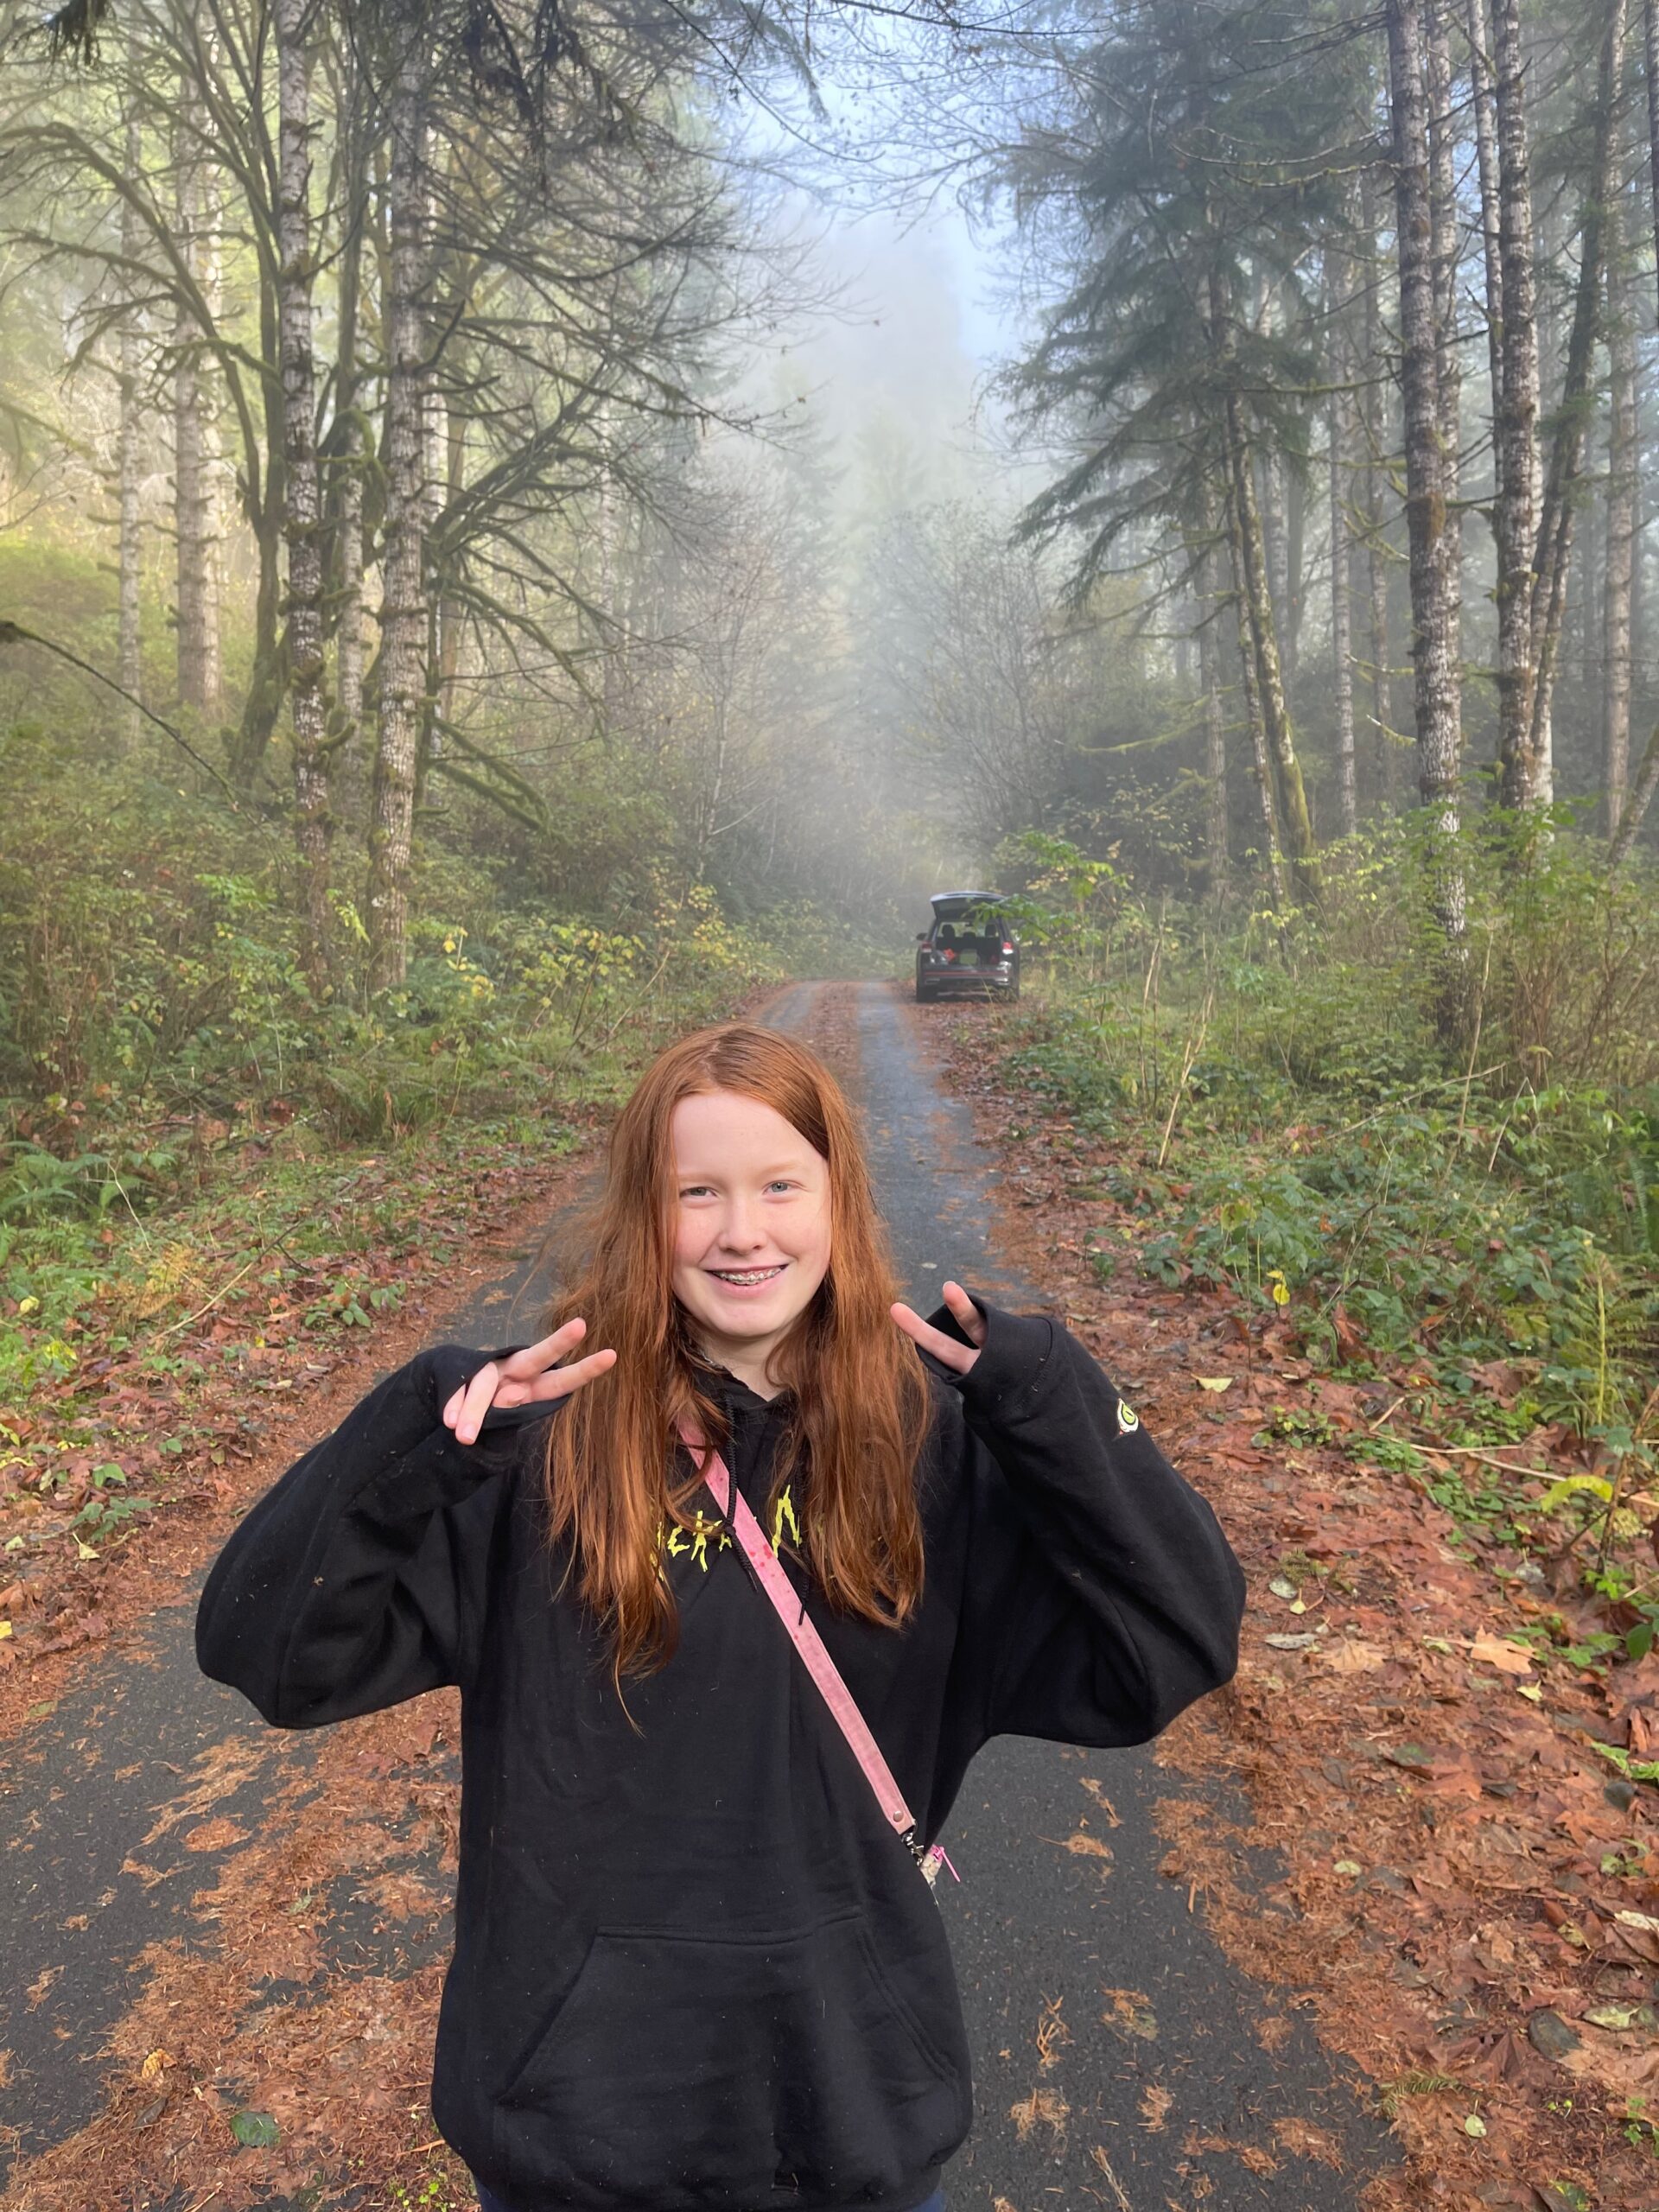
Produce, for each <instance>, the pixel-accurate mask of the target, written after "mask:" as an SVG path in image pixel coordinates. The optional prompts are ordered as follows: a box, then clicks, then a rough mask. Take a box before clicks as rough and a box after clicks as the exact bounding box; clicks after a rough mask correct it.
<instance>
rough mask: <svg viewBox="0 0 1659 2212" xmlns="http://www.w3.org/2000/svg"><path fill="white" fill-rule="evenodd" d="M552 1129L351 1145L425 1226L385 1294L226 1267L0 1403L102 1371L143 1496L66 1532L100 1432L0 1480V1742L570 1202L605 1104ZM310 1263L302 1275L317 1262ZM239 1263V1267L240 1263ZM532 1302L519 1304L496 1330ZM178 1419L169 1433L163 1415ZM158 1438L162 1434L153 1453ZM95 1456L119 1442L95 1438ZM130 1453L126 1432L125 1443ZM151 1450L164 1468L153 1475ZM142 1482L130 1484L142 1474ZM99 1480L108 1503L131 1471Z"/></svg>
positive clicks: (384, 1199)
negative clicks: (170, 1315) (508, 1138)
mask: <svg viewBox="0 0 1659 2212" xmlns="http://www.w3.org/2000/svg"><path fill="white" fill-rule="evenodd" d="M789 988H792V987H791V986H789V985H783V986H779V985H777V984H767V985H765V986H763V987H761V988H759V989H757V990H755V991H753V992H752V993H751V994H749V995H748V996H747V998H746V999H745V1000H744V1001H741V1004H740V1005H739V1006H737V1007H734V1009H733V1014H734V1016H736V1015H742V1016H744V1017H746V1018H753V1017H756V1016H759V1015H760V1014H763V1013H764V1012H765V1010H766V1007H767V1006H769V1005H770V1004H771V1003H772V1001H774V1000H776V999H778V998H779V997H780V996H782V995H784V993H785V991H787V990H788V989H789ZM562 1111H563V1130H562V1139H561V1148H560V1149H558V1150H557V1151H555V1152H550V1154H548V1156H547V1157H546V1158H545V1159H540V1160H537V1159H536V1158H534V1157H533V1156H531V1157H526V1156H525V1155H524V1154H521V1153H517V1152H515V1153H512V1154H510V1155H506V1154H501V1153H500V1152H499V1151H498V1152H494V1153H493V1152H491V1151H490V1150H489V1149H488V1148H487V1147H483V1148H480V1151H479V1152H478V1154H477V1155H476V1159H475V1163H474V1165H472V1166H470V1167H469V1168H468V1170H467V1172H466V1173H461V1174H457V1173H455V1172H454V1167H453V1166H452V1165H448V1164H441V1163H439V1162H437V1160H435V1157H433V1158H428V1157H427V1156H426V1155H424V1154H421V1153H419V1152H416V1153H412V1154H408V1155H406V1156H402V1157H398V1156H395V1155H388V1156H385V1157H381V1158H369V1159H365V1160H363V1161H362V1162H361V1163H360V1165H359V1166H358V1167H357V1168H356V1169H355V1170H354V1171H353V1194H354V1201H355V1203H356V1205H358V1206H359V1208H360V1209H361V1208H372V1209H379V1208H383V1207H390V1208H391V1209H393V1210H394V1211H397V1210H399V1209H401V1210H402V1211H404V1212H405V1213H409V1214H413V1215H417V1216H418V1218H419V1223H420V1229H421V1234H420V1235H419V1236H416V1237H405V1238H404V1239H403V1240H401V1241H400V1243H399V1245H398V1248H397V1250H396V1252H395V1253H394V1254H386V1255H370V1256H369V1257H368V1258H367V1259H366V1260H359V1261H356V1262H353V1272H354V1273H355V1274H358V1275H359V1278H360V1279H362V1280H364V1281H367V1282H370V1283H372V1285H373V1286H374V1289H375V1291H376V1292H377V1293H389V1294H391V1295H389V1296H387V1297H386V1298H385V1301H384V1302H383V1303H380V1304H374V1305H371V1304H370V1303H369V1301H368V1300H364V1301H363V1302H362V1303H360V1304H359V1306H358V1308H357V1313H356V1316H355V1317H354V1318H353V1321H352V1325H344V1324H343V1323H341V1322H340V1320H339V1319H332V1320H331V1322H330V1325H327V1326H325V1327H322V1328H316V1327H313V1326H310V1325H308V1324H309V1321H310V1319H311V1318H312V1317H311V1316H310V1315H308V1313H306V1308H307V1307H308V1306H313V1307H314V1311H315V1301H316V1300H318V1299H320V1297H321V1292H320V1290H315V1289H314V1290H313V1291H312V1292H310V1293H308V1292H306V1291H304V1290H303V1289H300V1288H296V1287H292V1286H290V1285H289V1283H287V1282H285V1283H284V1285H283V1287H282V1288H280V1289H279V1290H277V1291H276V1292H270V1291H268V1290H265V1289H264V1288H263V1287H260V1286H259V1284H258V1283H257V1281H247V1280H243V1281H237V1280H235V1279H234V1278H232V1281H230V1283H229V1284H228V1285H227V1287H226V1288H225V1289H223V1290H222V1291H215V1292H214V1293H213V1295H212V1296H211V1297H209V1298H208V1299H207V1300H205V1302H204V1303H203V1305H202V1307H201V1310H200V1312H199V1313H195V1314H194V1315H193V1316H192V1317H191V1318H190V1320H189V1322H188V1325H174V1326H171V1327H168V1328H166V1329H162V1327H161V1325H160V1324H157V1325H156V1328H154V1329H151V1330H147V1331H146V1330H140V1331H139V1332H138V1334H137V1338H135V1340H134V1341H133V1342H132V1343H131V1344H130V1345H129V1346H128V1347H127V1348H126V1349H125V1350H124V1351H123V1352H122V1353H120V1354H119V1355H118V1356H117V1357H114V1358H99V1359H94V1358H92V1357H91V1354H92V1351H95V1350H96V1347H95V1346H89V1347H87V1353H86V1357H87V1364H86V1372H85V1375H82V1374H81V1373H79V1372H78V1373H77V1375H76V1376H74V1377H73V1378H67V1379H65V1380H64V1381H62V1382H61V1383H59V1384H57V1385H55V1386H48V1385H44V1384H43V1385H42V1387H41V1390H40V1391H39V1393H38V1395H37V1397H36V1399H35V1402H32V1403H30V1404H29V1406H27V1407H21V1408H19V1407H13V1408H6V1407H3V1406H0V1446H3V1445H4V1443H5V1440H6V1437H7V1435H8V1433H9V1432H10V1434H11V1437H12V1440H13V1441H14V1443H15V1442H16V1432H17V1430H18V1429H19V1428H20V1427H21V1428H25V1429H28V1428H33V1427H40V1428H41V1429H42V1432H43V1433H44V1432H45V1431H46V1430H47V1429H48V1428H49V1427H50V1424H51V1423H52V1421H54V1418H56V1417H57V1416H56V1414H55V1413H54V1398H61V1399H63V1400H64V1401H65V1402H67V1401H68V1399H69V1398H70V1397H71V1395H76V1396H77V1398H79V1395H81V1394H83V1393H84V1392H85V1389H86V1379H87V1378H88V1377H92V1378H96V1382H97V1386H98V1389H99V1392H100V1393H101V1395H100V1396H99V1398H98V1399H97V1401H96V1402H95V1403H94V1406H93V1410H92V1425H93V1427H94V1428H95V1429H96V1430H101V1431H104V1432H105V1433H106V1434H107V1436H108V1437H111V1438H113V1437H117V1436H119V1437H121V1438H123V1439H125V1440H129V1441H130V1440H134V1439H136V1440H137V1459H136V1461H135V1464H136V1465H141V1466H142V1470H143V1472H144V1475H145V1479H146V1482H147V1483H149V1489H148V1491H145V1492H143V1494H144V1495H145V1496H146V1497H148V1498H149V1499H150V1500H153V1501H154V1510H152V1511H147V1512H144V1513H142V1514H136V1515H134V1516H133V1517H131V1518H130V1519H128V1520H126V1521H124V1522H119V1523H118V1524H116V1525H112V1526H111V1527H110V1528H109V1529H104V1530H89V1531H87V1532H86V1535H87V1536H89V1537H90V1541H87V1540H86V1538H85V1537H83V1536H82V1535H80V1534H79V1533H78V1532H77V1527H76V1522H75V1515H76V1510H77V1507H78V1506H79V1504H80V1503H82V1502H83V1501H84V1500H85V1498H86V1496H87V1495H88V1492H87V1486H86V1477H87V1475H88V1472H89V1470H90V1465H91V1462H92V1461H93V1460H95V1459H97V1458H98V1456H99V1455H98V1452H97V1451H96V1450H92V1449H85V1450H80V1451H79V1452H75V1453H72V1454H68V1455H67V1460H68V1464H69V1466H70V1469H71V1471H72V1472H73V1474H74V1475H75V1476H76V1477H77V1478H78V1479H79V1487H78V1488H77V1489H75V1490H74V1491H73V1494H72V1495H71V1496H70V1497H69V1499H68V1501H67V1503H63V1502H60V1500H59V1499H58V1497H56V1496H55V1495H53V1496H47V1497H39V1496H31V1495H29V1493H28V1492H24V1493H22V1494H21V1495H17V1496H16V1497H14V1499H13V1505H12V1513H11V1516H10V1519H9V1520H8V1521H7V1522H6V1523H5V1525H4V1528H3V1529H0V1535H3V1536H6V1537H9V1538H10V1548H8V1549H7V1550H4V1551H0V1754H3V1748H4V1746H5V1745H7V1744H8V1743H9V1742H10V1741H11V1740H12V1739H13V1738H16V1736H17V1735H18V1733H19V1732H20V1731H22V1730H24V1729H26V1728H27V1727H28V1726H29V1724H31V1723H32V1722H34V1721H36V1720H39V1719H44V1718H45V1717H46V1716H47V1715H48V1714H49V1713H51V1712H52V1710H53V1708H54V1706H55V1704H56V1702H57V1700H59V1699H60V1697H61V1696H62V1695H63V1694H64V1692H65V1691H66V1689H67V1688H68V1687H69V1686H70V1684H71V1683H72V1682H73V1681H76V1680H78V1679H79V1676H80V1675H82V1674H83V1673H84V1672H85V1671H86V1669H87V1668H88V1667H89V1666H92V1665H96V1664H97V1663H99V1662H100V1661H101V1660H102V1659H103V1658H104V1657H105V1656H106V1655H107V1654H108V1653H110V1652H111V1651H112V1650H116V1651H118V1650H121V1649H125V1648H128V1647H130V1645H131V1644H132V1643H133V1642H134V1640H135V1638H136V1637H137V1636H138V1634H139V1633H140V1631H141V1630H142V1627H143V1623H144V1622H145V1621H146V1620H147V1619H148V1618H149V1616H150V1615H151V1614H153V1613H154V1612H156V1611H157V1610H158V1609H160V1608H161V1607H162V1606H165V1605H170V1604H176V1603H177V1602H178V1601H179V1599H181V1596H182V1594H183V1593H184V1592H185V1590H186V1589H187V1587H188V1585H189V1583H190V1580H191V1579H192V1577H193V1576H194V1574H195V1573H197V1572H198V1571H199V1570H200V1567H201V1566H202V1564H203V1563H204V1561H206V1560H208V1559H210V1558H211V1557H212V1556H213V1554H214V1553H215V1552H216V1551H217V1550H218V1548H219V1546H220V1545H221V1544H222V1543H223V1542H224V1541H225V1539H226V1536H227V1535H228V1534H229V1532H230V1529H231V1527H232V1523H233V1522H234V1521H235V1518H236V1516H238V1514H239V1513H240V1512H241V1511H243V1510H245V1508H246V1506H247V1505H248V1504H249V1503H251V1501H252V1500H253V1499H254V1498H256V1497H258V1496H260V1495H261V1493H262V1492H263V1491H265V1490H266V1489H268V1488H269V1487H270V1484H271V1483H273V1482H274V1481H275V1480H276V1479H277V1477H278V1476H279V1475H281V1474H282V1473H283V1471H284V1469H285V1468H286V1467H288V1466H289V1465H291V1463H292V1462H293V1460H294V1459H296V1458H297V1457H298V1456H299V1454H300V1453H301V1452H302V1451H304V1450H305V1449H306V1448H307V1446H308V1445H310V1444H311V1443H313V1442H315V1440H317V1439H318V1438H319V1437H321V1436H325V1435H327V1433H329V1431H330V1430H331V1429H332V1428H334V1427H336V1426H337V1425H338V1423H339V1422H340V1420H341V1419H342V1418H343V1417H344V1416H345V1414H346V1413H348V1412H349V1411H350V1409H351V1408H352V1407H353V1405H354V1404H355V1403H356V1402H357V1401H358V1400H359V1398H361V1397H362V1396H363V1395H364V1393H365V1390H366V1389H367V1388H368V1386H369V1379H370V1377H371V1376H372V1375H373V1374H376V1373H380V1372H389V1371H391V1370H393V1369H395V1368H397V1367H399V1366H401V1365H402V1364H403V1363H404V1362H405V1361H406V1360H409V1359H410V1358H412V1357H414V1355H415V1353H416V1351H419V1350H420V1348H421V1347H422V1345H423V1344H427V1343H429V1342H430V1341H432V1340H433V1339H434V1338H435V1337H441V1336H442V1333H443V1323H444V1317H445V1316H446V1315H447V1314H449V1313H460V1312H462V1311H464V1310H465V1309H466V1307H467V1305H468V1303H469V1301H470V1300H472V1298H473V1297H474V1295H475V1294H476V1293H477V1292H478V1290H479V1288H480V1286H482V1285H484V1284H486V1283H488V1282H490V1281H493V1280H495V1279H497V1278H499V1276H501V1275H503V1274H506V1273H507V1272H509V1270H510V1269H511V1268H512V1265H513V1263H514V1262H515V1260H516V1259H517V1258H518V1256H519V1255H522V1254H525V1253H529V1252H533V1251H535V1250H536V1249H537V1247H538V1245H539V1243H541V1240H542V1237H543V1231H544V1230H545V1228H546V1225H547V1224H548V1222H549V1221H550V1219H551V1218H553V1217H556V1215H558V1214H560V1213H561V1212H563V1211H564V1210H566V1209H567V1208H568V1207H569V1205H570V1203H571V1201H572V1197H573V1193H574V1192H575V1191H576V1190H577V1188H578V1187H579V1185H581V1184H582V1180H583V1179H584V1178H586V1177H587V1176H588V1173H589V1172H590V1170H591V1168H592V1166H593V1164H594V1161H595V1160H596V1159H597V1158H598V1157H599V1156H600V1155H601V1153H602V1150H603V1146H604V1140H605V1132H606V1129H607V1127H608V1125H609V1118H610V1117H609V1114H608V1113H607V1112H606V1111H604V1110H602V1109H598V1108H595V1107H590V1106H575V1105H571V1106H569V1107H568V1108H565V1109H562ZM326 1272H327V1270H326V1269H324V1268H322V1266H321V1262H317V1263H315V1267H314V1268H312V1269H311V1270H310V1271H309V1280H310V1281H312V1282H313V1283H314V1285H315V1284H318V1283H320V1282H321V1277H322V1275H323V1274H326ZM242 1273H243V1274H244V1276H245V1274H246V1271H245V1270H243V1271H242ZM528 1322H533V1315H532V1314H531V1313H529V1311H528V1309H525V1310H521V1312H520V1313H518V1314H515V1315H514V1316H513V1319H512V1325H511V1328H510V1330H509V1333H510V1334H511V1333H512V1332H518V1333H519V1334H523V1333H524V1328H525V1326H526V1325H527V1323H528ZM157 1334H160V1335H162V1336H164V1337H165V1339H166V1343H167V1347H168V1352H169V1354H170V1355H171V1356H172V1357H173V1358H175V1360H176V1361H177V1362H178V1363H179V1367H180V1370H181V1373H180V1374H178V1375H176V1376H161V1375H156V1374H155V1373H152V1372H149V1371H147V1370H146V1368H145V1365H144V1354H145V1352H146V1351H148V1350H149V1349H151V1348H152V1347H153V1344H154V1342H155V1339H156V1336H157ZM169 1430H175V1431H177V1432H178V1434H177V1435H176V1436H175V1437H174V1438H172V1439H168V1431H169ZM164 1445H170V1446H171V1447H172V1448H171V1451H170V1452H168V1454H167V1455H166V1456H164ZM113 1448H114V1447H113V1446H111V1445H110V1444H108V1443H106V1445H105V1456H106V1457H108V1456H109V1454H110V1452H111V1451H112V1450H113ZM126 1456H127V1458H128V1459H130V1460H132V1459H135V1454H134V1452H133V1451H132V1450H127V1451H126ZM158 1470H164V1472H163V1473H162V1474H161V1476H160V1478H159V1479H156V1480H155V1481H154V1482H151V1481H150V1478H153V1477H156V1475H157V1471H158ZM134 1494H135V1495H138V1494H140V1493H139V1492H138V1491H135V1493H134ZM106 1495H107V1496H108V1497H109V1498H110V1499H111V1501H112V1502H113V1503H115V1504H116V1506H117V1509H118V1510H119V1506H120V1503H121V1500H122V1498H123V1497H124V1496H125V1492H124V1491H120V1492H118V1491H115V1490H113V1489H111V1490H110V1491H108V1492H107V1493H106Z"/></svg>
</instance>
